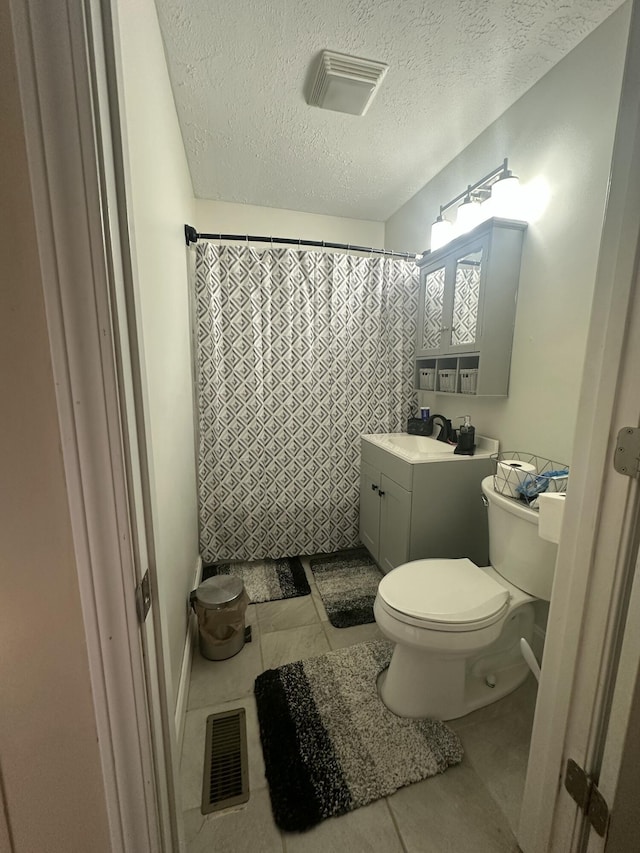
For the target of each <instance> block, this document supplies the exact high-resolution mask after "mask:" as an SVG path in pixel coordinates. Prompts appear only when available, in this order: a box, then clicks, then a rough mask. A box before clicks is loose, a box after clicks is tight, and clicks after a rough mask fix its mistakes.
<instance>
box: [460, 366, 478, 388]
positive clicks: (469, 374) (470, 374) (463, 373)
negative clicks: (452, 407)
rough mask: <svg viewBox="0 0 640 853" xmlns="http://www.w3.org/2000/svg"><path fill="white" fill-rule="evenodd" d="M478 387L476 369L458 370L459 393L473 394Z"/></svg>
mask: <svg viewBox="0 0 640 853" xmlns="http://www.w3.org/2000/svg"><path fill="white" fill-rule="evenodd" d="M477 387H478V369H477V368H471V369H469V370H466V369H464V370H463V369H461V370H460V393H461V394H475V393H476V388H477Z"/></svg>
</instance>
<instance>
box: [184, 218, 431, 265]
mask: <svg viewBox="0 0 640 853" xmlns="http://www.w3.org/2000/svg"><path fill="white" fill-rule="evenodd" d="M184 237H185V242H186V244H187V246H190V245H191V244H192V243H197V242H198V240H200V239H202V240H245V241H246V242H247V243H278V244H282V243H286V244H291V245H294V246H315V247H317V248H320V249H343V250H344V251H347V252H367V253H368V254H370V255H389V257H393V258H401V259H403V260H407V261H415V259H416V258H419V257H421V256H422V253H420V254H418V253H416V252H392V251H391V250H390V249H373V248H372V247H371V246H352V245H351V244H349V243H327V242H326V241H325V240H294V239H292V238H289V237H254V236H253V235H251V234H199V233H198V232H197V231H196V229H195V228H193V227H192V226H191V225H185V226H184Z"/></svg>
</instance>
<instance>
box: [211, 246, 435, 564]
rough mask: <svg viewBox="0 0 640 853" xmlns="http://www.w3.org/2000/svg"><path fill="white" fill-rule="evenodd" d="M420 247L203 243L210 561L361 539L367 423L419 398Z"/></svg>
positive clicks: (392, 424) (388, 422) (402, 418)
mask: <svg viewBox="0 0 640 853" xmlns="http://www.w3.org/2000/svg"><path fill="white" fill-rule="evenodd" d="M417 293H418V276H417V269H416V266H415V264H414V263H413V262H412V261H405V260H399V259H392V258H388V257H374V256H369V257H359V256H354V255H349V254H330V253H324V252H315V251H297V250H292V249H273V248H271V249H267V250H256V249H254V248H251V247H247V246H242V247H235V246H216V245H213V244H210V243H199V244H198V246H197V255H196V382H197V399H198V428H199V437H198V441H199V454H198V488H199V514H200V550H201V554H202V556H203V559H204V560H205V562H215V561H221V560H228V559H243V560H251V559H261V558H266V557H273V558H275V557H286V556H293V555H295V554H313V553H320V552H329V551H335V550H339V549H342V548H349V547H353V546H355V545H357V544H358V489H359V453H360V435H361V433H366V432H395V431H400V430H403V429H405V428H406V419H407V417H408V416H409V414H410V412H411V410H412V408H413V406H414V404H415V392H414V390H413V388H414V381H413V371H414V368H413V354H414V352H413V351H414V342H415V329H416V326H415V324H416V315H417Z"/></svg>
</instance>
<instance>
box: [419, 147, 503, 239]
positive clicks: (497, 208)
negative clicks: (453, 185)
mask: <svg viewBox="0 0 640 853" xmlns="http://www.w3.org/2000/svg"><path fill="white" fill-rule="evenodd" d="M519 191H520V181H519V180H518V178H517V177H516V176H515V175H514V174H513V172H512V171H511V170H510V169H509V160H508V158H506V157H505V159H504V161H503V163H502V165H500V166H498V167H497V168H495V169H493V170H492V171H491V172H489V174H488V175H485V176H484V177H483V178H481V179H480V180H479V181H477V182H476V183H475V184H469V185H468V186H467V188H466V190H463V192H461V193H459V194H458V195H457V196H456V197H455V198H452V199H451V201H448V202H447V203H446V204H443V205H440V213H439V214H438V217H437V219H436V221H435V222H434V223H433V225H432V226H431V251H432V252H433V251H435V250H436V249H440V248H442V246H445V245H446V244H447V243H448V242H449V241H450V240H452V239H453V238H454V237H457V236H459V235H460V234H465V233H466V232H467V231H471V229H472V228H475V227H476V225H479V224H480V223H481V222H484V221H485V220H486V219H490V218H491V217H492V216H500V217H502V218H504V219H515V218H519V217H518V213H519V211H518V206H519V205H518V203H519V194H520V193H519ZM455 205H457V206H458V208H457V216H456V220H455V223H454V222H453V221H451V220H449V219H445V217H444V212H445V211H446V210H449V209H450V208H452V207H454V206H455ZM445 223H446V224H445Z"/></svg>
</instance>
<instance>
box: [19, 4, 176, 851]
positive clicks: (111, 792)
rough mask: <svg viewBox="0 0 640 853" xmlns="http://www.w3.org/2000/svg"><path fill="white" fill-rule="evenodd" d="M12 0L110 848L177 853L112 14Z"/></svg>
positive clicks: (90, 7) (92, 7) (93, 7)
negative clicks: (142, 491) (121, 194)
mask: <svg viewBox="0 0 640 853" xmlns="http://www.w3.org/2000/svg"><path fill="white" fill-rule="evenodd" d="M10 9H11V20H12V28H13V39H14V45H15V52H16V62H17V67H18V90H19V95H20V100H21V104H22V111H23V120H24V126H25V137H26V143H27V152H28V166H29V173H30V179H31V186H32V196H33V202H34V213H35V217H36V227H37V232H36V234H35V235H34V237H35V239H34V245H35V248H36V250H37V252H38V255H39V258H40V263H41V269H42V286H43V293H44V301H45V311H46V318H47V328H48V333H49V339H50V347H51V361H52V368H53V376H54V382H55V394H56V401H57V407H58V416H59V422H60V432H61V437H62V454H63V464H64V470H65V477H66V482H67V492H68V496H69V506H70V515H71V523H72V532H73V541H74V550H75V556H76V564H77V573H78V585H79V591H80V601H81V608H82V615H83V621H84V628H85V635H86V642H87V652H88V663H89V673H90V678H91V686H92V693H93V703H94V709H95V721H96V731H97V737H98V742H99V749H100V757H101V766H102V776H103V783H104V790H105V802H106V807H107V815H108V822H109V833H110V841H111V850H112V851H113V853H176V851H179V850H181V849H183V845H182V840H181V833H180V825H179V819H178V816H177V810H176V802H175V799H176V787H175V776H176V768H175V763H176V756H175V754H174V745H173V744H172V741H171V736H170V732H171V730H172V726H173V715H172V714H171V712H170V711H169V704H168V699H167V695H166V690H165V689H164V684H163V677H162V676H163V671H164V667H163V657H162V644H161V642H160V631H161V625H160V621H159V620H160V613H159V607H158V606H157V599H155V592H154V590H155V589H156V588H157V586H156V584H155V576H154V564H153V559H152V556H153V555H152V537H151V536H150V535H149V524H150V521H149V515H148V507H145V506H144V503H145V501H144V500H143V506H142V511H141V510H140V507H139V506H138V507H137V506H136V495H135V490H136V488H139V485H140V484H143V485H144V483H145V471H144V470H140V467H139V466H140V465H143V460H144V458H145V448H144V443H143V442H144V436H143V434H142V432H141V423H142V421H141V419H140V417H139V416H138V412H139V409H137V407H136V401H135V400H132V399H131V397H130V396H129V397H128V396H127V394H126V393H125V392H126V389H125V388H124V387H123V377H124V376H125V375H126V376H129V375H130V373H131V371H132V361H133V360H132V359H129V357H128V356H129V349H130V335H131V329H130V323H129V324H128V323H127V320H128V319H129V318H128V317H127V316H123V310H122V294H121V293H120V292H119V289H121V288H122V284H123V282H124V281H125V280H126V274H125V269H124V267H126V259H127V257H128V246H127V243H126V242H125V241H124V240H123V241H121V242H120V243H119V242H118V235H122V234H123V233H126V232H125V230H124V228H123V223H122V222H121V221H120V215H121V210H122V202H121V200H120V199H119V198H118V197H117V193H118V190H121V189H122V183H121V181H122V178H121V176H120V181H118V169H117V164H116V162H115V159H114V152H113V149H112V147H111V135H110V128H109V127H107V126H105V121H107V119H108V113H106V112H105V110H104V109H102V110H101V106H102V107H104V103H102V104H101V103H100V101H101V99H102V100H104V98H105V93H107V94H106V98H107V103H108V104H109V106H110V107H113V104H112V99H113V97H114V93H113V88H112V87H110V86H109V79H108V73H107V68H106V65H105V54H106V55H108V50H105V47H106V48H108V45H109V35H110V34H109V32H108V29H107V30H106V37H105V38H104V40H103V35H104V33H103V25H104V24H105V23H106V24H107V26H108V22H109V12H110V10H111V6H110V4H109V2H107V0H64V2H60V3H41V2H39V0H10ZM111 112H113V110H111ZM114 194H115V195H114ZM24 236H25V235H19V234H17V235H16V245H17V249H16V250H17V251H24V250H25V247H23V246H22V245H20V240H21V239H23V238H24ZM29 236H31V235H29ZM118 307H120V312H118ZM127 335H129V338H127ZM134 385H135V382H134ZM134 436H138V437H140V438H141V443H140V447H139V453H136V452H132V445H131V439H132V437H134ZM136 466H138V467H136ZM147 503H148V501H147ZM136 510H137V511H136ZM145 510H146V513H145ZM143 515H144V516H145V517H142V516H143ZM147 565H148V569H149V572H150V576H151V587H152V602H153V606H152V607H151V614H152V619H147V620H146V622H145V626H144V629H143V630H141V627H140V622H139V620H138V613H137V609H136V585H137V582H138V580H139V578H140V577H141V576H142V575H143V574H144V572H145V570H146V569H147Z"/></svg>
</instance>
